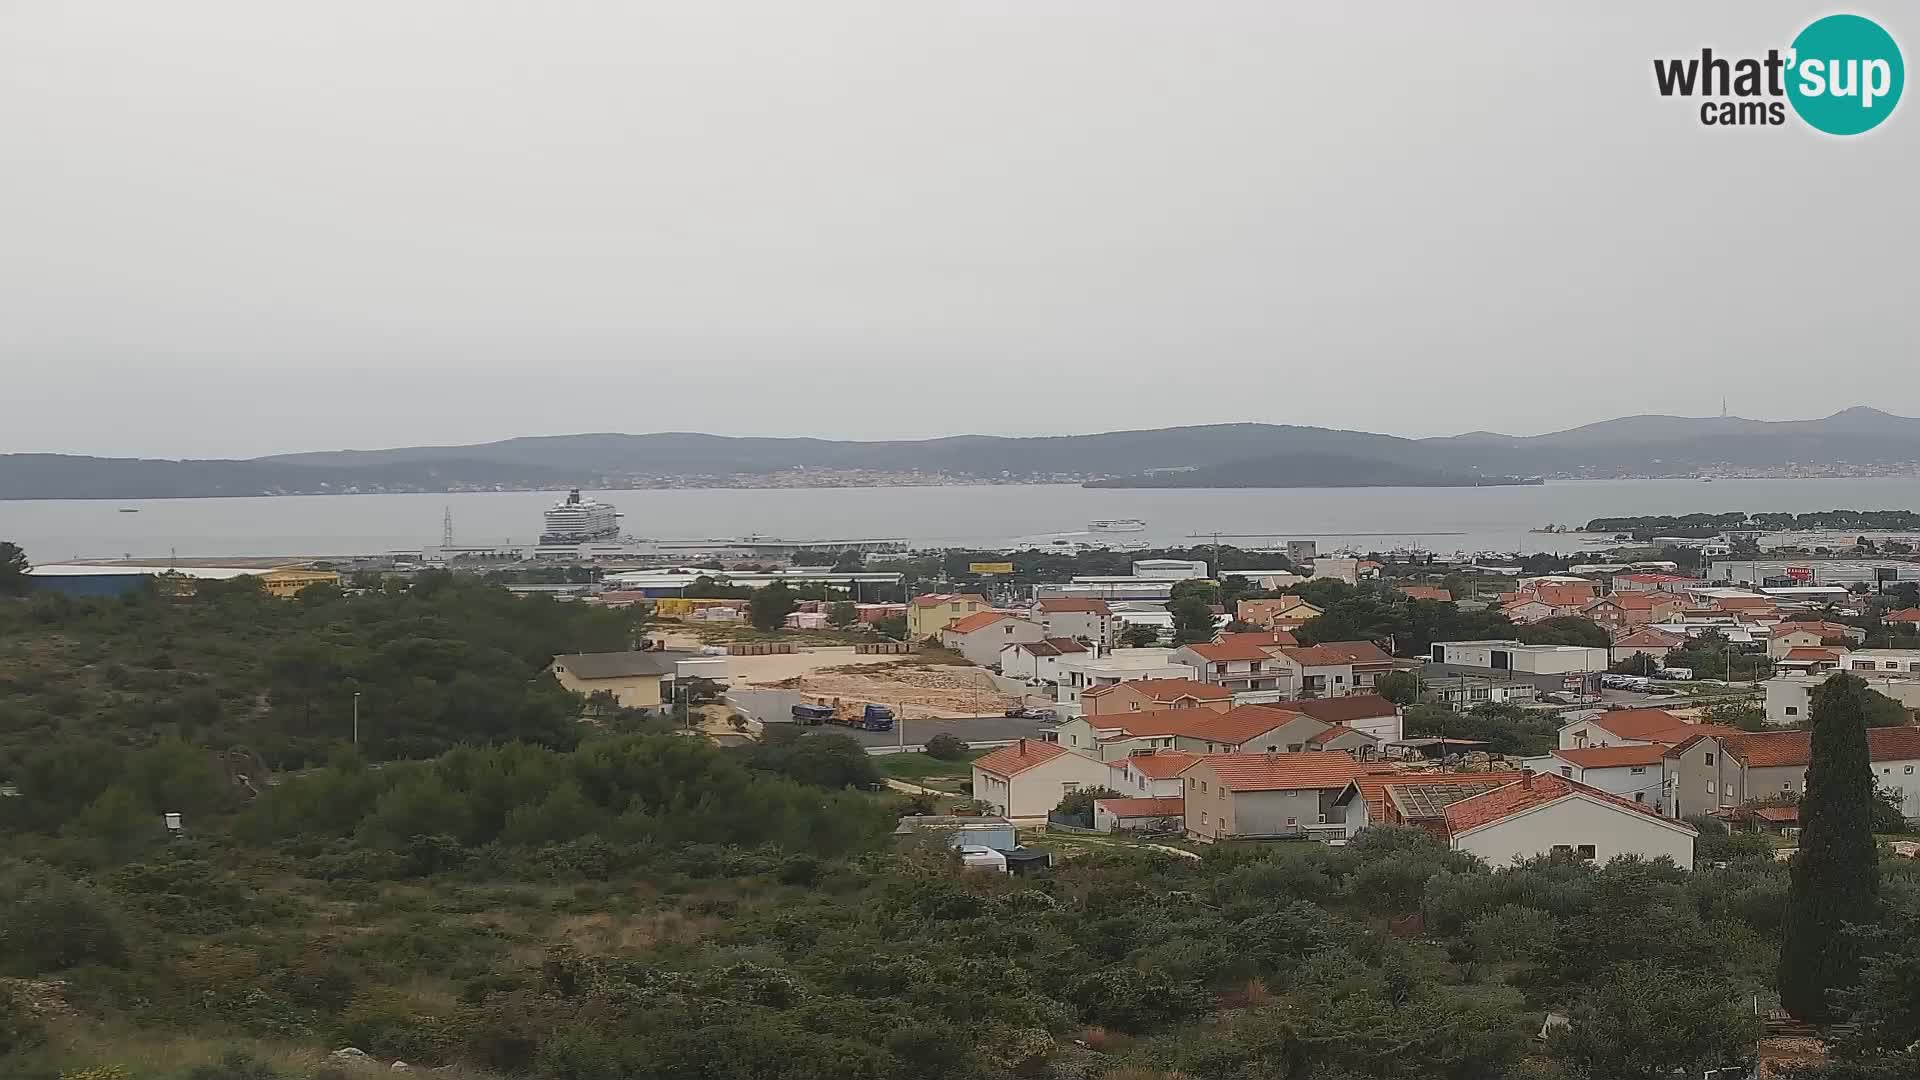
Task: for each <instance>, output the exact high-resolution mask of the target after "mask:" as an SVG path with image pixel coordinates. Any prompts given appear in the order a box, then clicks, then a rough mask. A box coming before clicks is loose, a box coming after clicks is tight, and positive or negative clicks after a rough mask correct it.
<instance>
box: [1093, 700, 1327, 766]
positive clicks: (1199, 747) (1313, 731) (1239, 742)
mask: <svg viewBox="0 0 1920 1080" xmlns="http://www.w3.org/2000/svg"><path fill="white" fill-rule="evenodd" d="M1333 726H1334V725H1330V724H1324V723H1321V722H1320V721H1318V720H1315V719H1313V718H1312V717H1309V716H1304V715H1302V714H1300V713H1296V712H1289V711H1287V710H1285V709H1275V708H1272V707H1270V706H1262V705H1241V706H1237V707H1235V708H1233V709H1230V710H1228V711H1226V712H1216V711H1214V710H1212V709H1207V708H1199V709H1169V710H1165V711H1160V712H1138V713H1126V714H1115V715H1106V716H1081V717H1076V718H1074V719H1072V720H1068V721H1066V722H1065V723H1062V724H1061V725H1060V726H1059V728H1058V729H1056V731H1055V735H1056V736H1057V737H1058V740H1059V742H1060V744H1061V745H1062V746H1065V747H1067V748H1069V749H1072V750H1075V751H1077V752H1080V753H1086V754H1091V755H1093V756H1095V757H1098V758H1100V759H1101V760H1103V761H1119V760H1122V759H1124V758H1126V757H1128V756H1130V755H1134V754H1139V753H1142V752H1147V751H1155V752H1157V751H1160V750H1184V751H1187V752H1189V753H1195V754H1234V753H1262V752H1267V753H1282V752H1289V753H1308V752H1318V751H1320V750H1321V748H1322V746H1321V745H1316V744H1315V743H1314V742H1313V738H1314V736H1316V735H1319V734H1320V733H1321V732H1323V731H1325V730H1327V729H1329V728H1331V727H1333ZM1356 734H1361V735H1364V733H1359V732H1356ZM1349 743H1350V744H1352V745H1364V744H1358V743H1353V742H1352V740H1349Z"/></svg>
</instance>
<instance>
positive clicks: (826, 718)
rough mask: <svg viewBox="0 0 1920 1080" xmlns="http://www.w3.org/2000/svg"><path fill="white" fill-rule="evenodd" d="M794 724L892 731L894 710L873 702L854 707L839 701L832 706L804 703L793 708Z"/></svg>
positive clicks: (836, 700) (835, 701)
mask: <svg viewBox="0 0 1920 1080" xmlns="http://www.w3.org/2000/svg"><path fill="white" fill-rule="evenodd" d="M793 722H794V723H796V724H808V725H816V726H817V725H819V724H840V725H842V726H844V727H850V728H858V729H860V730H861V731H892V730H893V723H894V717H893V710H892V709H891V708H889V707H888V706H885V705H875V704H873V703H871V702H869V703H867V704H865V705H862V706H858V707H854V706H848V705H843V704H841V702H840V701H839V699H837V698H836V699H834V701H833V703H832V704H809V703H806V702H802V703H801V704H798V705H795V706H794V707H793Z"/></svg>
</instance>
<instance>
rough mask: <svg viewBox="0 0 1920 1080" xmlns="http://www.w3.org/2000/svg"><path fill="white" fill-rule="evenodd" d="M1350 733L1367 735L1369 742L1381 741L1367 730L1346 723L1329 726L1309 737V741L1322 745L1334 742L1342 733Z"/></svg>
mask: <svg viewBox="0 0 1920 1080" xmlns="http://www.w3.org/2000/svg"><path fill="white" fill-rule="evenodd" d="M1349 734H1359V735H1361V736H1363V737H1365V738H1366V740H1367V742H1368V743H1375V742H1378V741H1379V740H1378V739H1375V738H1374V737H1373V736H1371V735H1368V734H1367V733H1366V732H1364V731H1361V730H1360V729H1358V728H1350V727H1348V726H1347V725H1345V724H1334V725H1332V726H1331V727H1329V728H1327V730H1325V731H1322V732H1318V733H1316V734H1314V735H1313V736H1311V737H1310V738H1308V739H1307V741H1308V742H1309V743H1312V744H1313V745H1315V746H1322V745H1325V744H1327V743H1330V742H1332V741H1333V740H1335V739H1337V738H1339V737H1340V736H1342V735H1349Z"/></svg>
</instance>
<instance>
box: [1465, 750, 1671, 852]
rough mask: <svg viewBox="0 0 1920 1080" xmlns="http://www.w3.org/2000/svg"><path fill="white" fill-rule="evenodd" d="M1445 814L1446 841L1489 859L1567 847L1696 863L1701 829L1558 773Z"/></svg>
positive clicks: (1530, 778) (1568, 849) (1474, 799)
mask: <svg viewBox="0 0 1920 1080" xmlns="http://www.w3.org/2000/svg"><path fill="white" fill-rule="evenodd" d="M1442 815H1443V817H1444V821H1445V830H1446V840H1447V846H1448V847H1451V848H1452V849H1454V850H1455V851H1464V852H1467V853H1468V854H1470V855H1476V856H1478V857H1479V858H1481V859H1482V860H1484V861H1485V862H1486V863H1487V864H1488V865H1490V866H1505V865H1507V864H1509V863H1512V862H1514V861H1516V860H1524V859H1531V858H1534V857H1535V856H1539V855H1549V854H1554V855H1560V854H1564V855H1573V856H1577V857H1579V858H1582V859H1586V860H1590V861H1593V862H1599V863H1605V862H1610V861H1612V860H1613V859H1615V858H1619V857H1620V856H1633V857H1637V858H1641V859H1657V858H1661V857H1666V858H1669V859H1672V860H1673V862H1674V864H1675V865H1677V866H1679V867H1680V868H1682V869H1685V870H1691V869H1693V846H1694V840H1695V838H1696V837H1697V835H1698V834H1697V833H1696V831H1695V830H1694V828H1693V826H1691V825H1688V824H1686V823H1685V822H1681V821H1675V820H1673V819H1671V818H1668V817H1663V816H1661V815H1660V814H1657V813H1655V812H1654V808H1653V807H1652V806H1648V805H1646V804H1644V803H1637V802H1633V801H1631V800H1628V799H1623V798H1621V797H1620V796H1618V795H1613V794H1609V793H1608V792H1605V791H1602V790H1600V789H1599V788H1595V787H1590V786H1588V785H1586V784H1582V783H1579V782H1577V781H1574V780H1571V779H1569V778H1567V777H1564V776H1559V775H1555V774H1552V773H1549V774H1545V775H1536V774H1534V773H1528V774H1526V775H1525V776H1523V777H1521V778H1520V779H1519V780H1515V781H1513V782H1512V783H1509V784H1505V785H1503V786H1501V787H1497V788H1494V789H1493V790H1492V791H1486V792H1482V793H1480V794H1477V795H1474V796H1472V797H1470V798H1466V799H1461V800H1460V801H1458V802H1454V803H1449V804H1448V805H1447V807H1446V809H1445V810H1444V811H1442Z"/></svg>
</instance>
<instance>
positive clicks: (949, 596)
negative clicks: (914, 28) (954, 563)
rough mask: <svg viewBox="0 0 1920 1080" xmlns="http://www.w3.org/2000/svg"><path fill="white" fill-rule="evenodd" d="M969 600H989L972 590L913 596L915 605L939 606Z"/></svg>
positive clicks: (977, 601)
mask: <svg viewBox="0 0 1920 1080" xmlns="http://www.w3.org/2000/svg"><path fill="white" fill-rule="evenodd" d="M968 600H971V601H973V602H974V603H976V604H984V603H986V602H987V598H986V597H984V596H981V595H980V594H979V593H970V592H961V593H925V594H923V595H920V596H916V597H914V598H913V606H914V607H939V606H941V605H942V604H949V603H961V602H964V601H968Z"/></svg>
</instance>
